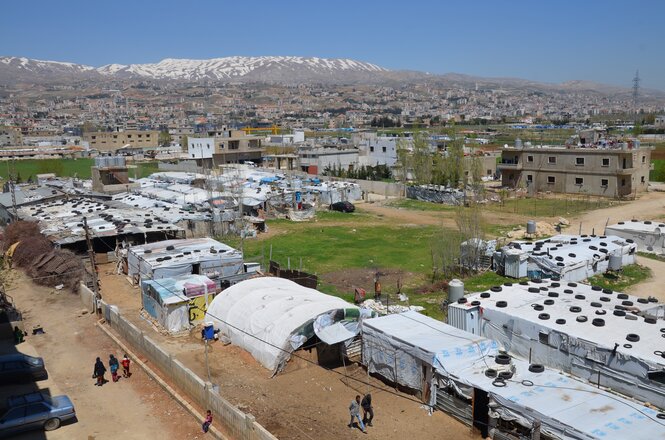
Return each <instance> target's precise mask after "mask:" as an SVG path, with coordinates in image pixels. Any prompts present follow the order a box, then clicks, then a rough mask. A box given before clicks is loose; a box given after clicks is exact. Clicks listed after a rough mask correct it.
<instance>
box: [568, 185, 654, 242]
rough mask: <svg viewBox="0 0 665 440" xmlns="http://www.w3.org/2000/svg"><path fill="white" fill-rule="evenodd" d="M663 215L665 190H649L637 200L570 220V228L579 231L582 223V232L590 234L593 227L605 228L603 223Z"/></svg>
mask: <svg viewBox="0 0 665 440" xmlns="http://www.w3.org/2000/svg"><path fill="white" fill-rule="evenodd" d="M663 215H665V192H650V193H647V194H644V195H642V196H640V198H639V199H638V200H635V201H631V202H626V203H623V204H621V205H619V206H612V207H609V208H604V209H597V210H595V211H589V212H587V213H585V214H582V215H580V216H576V217H573V218H571V219H569V220H570V225H571V230H573V231H574V233H577V231H579V225H580V223H581V224H582V233H583V234H590V233H591V232H592V231H593V230H594V229H595V232H596V233H602V232H603V231H604V230H605V224H606V223H607V222H608V219H609V224H613V223H616V222H618V221H622V220H629V219H631V218H637V219H644V220H648V219H654V218H657V217H661V216H663Z"/></svg>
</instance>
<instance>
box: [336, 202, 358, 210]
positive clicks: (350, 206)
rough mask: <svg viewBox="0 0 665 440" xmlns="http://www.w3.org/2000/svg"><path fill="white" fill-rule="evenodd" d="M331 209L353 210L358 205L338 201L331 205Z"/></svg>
mask: <svg viewBox="0 0 665 440" xmlns="http://www.w3.org/2000/svg"><path fill="white" fill-rule="evenodd" d="M330 209H331V210H333V211H339V212H353V211H355V210H356V207H355V206H353V203H351V202H336V203H333V204H332V205H330Z"/></svg>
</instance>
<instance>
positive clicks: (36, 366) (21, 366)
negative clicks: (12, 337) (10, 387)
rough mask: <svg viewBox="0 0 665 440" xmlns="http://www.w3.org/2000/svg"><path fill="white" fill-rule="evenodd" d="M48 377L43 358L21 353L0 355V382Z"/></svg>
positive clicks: (35, 379)
mask: <svg viewBox="0 0 665 440" xmlns="http://www.w3.org/2000/svg"><path fill="white" fill-rule="evenodd" d="M47 378H48V374H47V372H46V368H45V367H44V359H42V358H40V357H35V356H28V355H27V354H23V353H12V354H6V355H2V356H0V384H3V383H15V382H31V381H37V380H44V379H47Z"/></svg>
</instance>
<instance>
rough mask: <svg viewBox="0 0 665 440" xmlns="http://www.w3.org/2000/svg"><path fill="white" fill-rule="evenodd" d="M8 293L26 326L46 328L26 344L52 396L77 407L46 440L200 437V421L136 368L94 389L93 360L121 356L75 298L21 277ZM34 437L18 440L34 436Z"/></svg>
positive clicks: (27, 435) (48, 434)
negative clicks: (40, 366) (64, 397)
mask: <svg viewBox="0 0 665 440" xmlns="http://www.w3.org/2000/svg"><path fill="white" fill-rule="evenodd" d="M8 293H9V294H10V295H12V296H13V297H14V300H15V301H16V304H17V305H18V307H19V308H20V309H21V311H22V312H23V317H24V322H25V325H26V328H32V325H34V324H37V323H39V324H41V325H42V326H43V327H44V330H45V334H43V335H36V336H28V341H29V342H30V344H31V345H32V346H34V347H35V349H36V350H37V352H38V353H39V355H40V356H42V357H43V358H44V361H45V363H46V368H47V370H48V372H49V376H50V379H49V380H51V381H53V383H54V384H55V388H56V389H57V390H56V392H60V393H62V394H67V395H68V396H69V397H70V399H72V401H73V403H74V406H75V407H76V413H77V417H78V422H76V423H73V424H70V425H66V426H62V427H61V428H60V429H58V430H56V431H52V432H49V433H47V436H46V438H48V439H55V440H58V439H63V440H64V439H89V440H93V439H94V440H103V439H118V438H122V439H149V438H156V437H157V436H158V437H160V438H163V439H197V438H202V433H201V432H200V428H199V426H198V423H197V422H196V421H195V420H194V419H193V418H192V417H191V416H190V415H189V414H188V413H186V412H185V411H184V410H183V409H182V408H181V407H180V406H179V405H178V404H177V403H176V402H175V401H173V400H172V399H171V398H170V397H169V396H168V395H167V394H166V393H165V392H164V391H163V390H162V389H161V388H160V387H159V386H158V385H157V384H156V383H154V382H153V381H152V380H151V379H150V378H148V376H147V375H146V374H145V373H143V371H142V370H140V369H134V374H133V375H132V377H131V378H130V379H120V381H119V382H118V383H113V382H108V383H107V384H105V385H104V386H103V387H101V388H100V387H96V386H94V385H93V383H94V381H93V379H91V375H92V366H93V364H94V361H95V357H96V356H99V357H101V358H102V359H103V360H104V361H107V360H108V356H109V354H110V353H113V354H115V355H116V356H118V355H121V353H118V347H117V346H116V345H115V344H114V343H113V342H112V341H111V339H109V338H108V337H107V336H106V335H105V334H104V333H103V332H102V331H101V330H99V329H98V328H97V327H96V326H95V325H94V324H95V322H96V318H95V317H94V316H91V315H89V314H83V313H82V309H83V307H82V306H81V303H80V300H79V298H78V296H77V295H74V294H72V293H69V292H62V291H60V292H56V291H55V290H53V289H50V288H45V287H42V286H37V285H35V284H33V283H32V282H31V281H29V280H27V279H26V277H25V276H24V275H23V274H20V275H19V276H18V279H17V280H16V282H15V283H14V284H13V288H12V289H11V290H10V291H9V292H8ZM107 368H108V366H107ZM108 376H110V374H107V379H108V378H109V377H108ZM38 384H39V385H40V386H41V383H38ZM32 435H34V434H24V435H22V436H20V437H17V438H21V439H23V438H25V439H29V438H35V437H31V436H32ZM41 438H43V437H41Z"/></svg>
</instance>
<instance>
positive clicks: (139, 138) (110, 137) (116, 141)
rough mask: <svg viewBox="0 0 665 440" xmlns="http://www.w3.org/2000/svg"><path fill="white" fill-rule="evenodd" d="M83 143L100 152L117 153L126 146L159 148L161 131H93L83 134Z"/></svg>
mask: <svg viewBox="0 0 665 440" xmlns="http://www.w3.org/2000/svg"><path fill="white" fill-rule="evenodd" d="M83 141H84V142H88V145H90V148H91V149H94V150H98V151H115V150H117V149H119V148H122V147H125V146H129V147H133V148H157V147H158V146H159V131H157V130H145V131H142V130H127V131H91V132H89V133H83Z"/></svg>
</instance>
